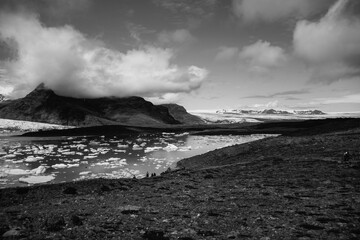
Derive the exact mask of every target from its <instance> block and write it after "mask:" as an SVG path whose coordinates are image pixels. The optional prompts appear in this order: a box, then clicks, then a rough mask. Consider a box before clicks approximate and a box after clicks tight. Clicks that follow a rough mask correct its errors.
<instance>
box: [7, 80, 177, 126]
mask: <svg viewBox="0 0 360 240" xmlns="http://www.w3.org/2000/svg"><path fill="white" fill-rule="evenodd" d="M0 118H8V119H15V120H26V121H34V122H46V123H53V124H61V125H71V126H93V125H110V124H113V125H115V124H132V125H144V126H154V125H155V126H156V125H163V124H179V123H180V122H179V121H177V120H176V119H175V118H174V117H173V116H171V115H170V114H169V110H168V109H167V108H166V107H164V106H156V105H153V104H152V103H150V102H148V101H146V100H144V99H143V98H140V97H128V98H97V99H77V98H71V97H63V96H59V95H57V94H55V93H54V92H53V91H52V90H50V89H47V88H46V87H44V85H39V86H38V87H37V88H36V89H35V90H34V91H32V92H31V93H29V94H28V95H27V96H25V97H24V98H21V99H17V100H13V101H11V102H6V103H3V104H1V105H0Z"/></svg>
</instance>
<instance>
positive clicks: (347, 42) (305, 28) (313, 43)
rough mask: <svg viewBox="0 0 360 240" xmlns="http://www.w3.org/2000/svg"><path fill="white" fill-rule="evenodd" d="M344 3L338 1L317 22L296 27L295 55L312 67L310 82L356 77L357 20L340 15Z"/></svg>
mask: <svg viewBox="0 0 360 240" xmlns="http://www.w3.org/2000/svg"><path fill="white" fill-rule="evenodd" d="M348 3H349V1H348V0H339V1H337V2H336V3H335V4H334V5H333V6H332V7H331V8H330V9H329V11H328V13H327V14H326V15H325V16H324V17H323V18H321V19H320V20H319V21H317V22H310V21H299V22H298V23H297V25H296V28H295V31H294V49H295V53H296V54H297V55H298V56H299V57H300V58H302V59H303V60H305V61H306V62H308V63H309V64H310V65H311V66H312V68H313V69H312V71H313V73H314V74H313V80H318V81H328V82H332V81H336V80H338V79H340V78H344V77H345V78H347V77H353V76H356V75H357V76H359V75H360V44H359V43H360V19H359V18H356V17H354V16H346V14H344V11H345V8H346V6H347V4H348Z"/></svg>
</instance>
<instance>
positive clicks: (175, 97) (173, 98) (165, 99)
mask: <svg viewBox="0 0 360 240" xmlns="http://www.w3.org/2000/svg"><path fill="white" fill-rule="evenodd" d="M181 98H182V94H181V93H166V94H164V95H162V96H161V97H148V98H146V100H148V101H150V102H152V103H153V104H166V103H177V102H179V101H180V100H181Z"/></svg>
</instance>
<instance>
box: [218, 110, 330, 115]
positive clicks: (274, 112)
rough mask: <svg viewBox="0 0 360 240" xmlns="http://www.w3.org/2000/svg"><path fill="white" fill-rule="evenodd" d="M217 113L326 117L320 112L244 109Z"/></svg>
mask: <svg viewBox="0 0 360 240" xmlns="http://www.w3.org/2000/svg"><path fill="white" fill-rule="evenodd" d="M216 113H222V114H256V115H258V114H262V115H325V113H324V112H322V111H320V110H275V109H264V110H243V109H230V110H229V109H223V110H218V111H216Z"/></svg>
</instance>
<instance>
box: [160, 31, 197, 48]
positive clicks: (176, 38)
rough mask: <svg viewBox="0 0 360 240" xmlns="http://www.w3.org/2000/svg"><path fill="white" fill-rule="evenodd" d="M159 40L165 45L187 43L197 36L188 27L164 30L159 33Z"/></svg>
mask: <svg viewBox="0 0 360 240" xmlns="http://www.w3.org/2000/svg"><path fill="white" fill-rule="evenodd" d="M158 40H159V42H160V43H161V44H163V45H169V44H186V43H192V42H194V41H196V38H195V37H194V36H193V35H192V34H191V33H190V32H189V30H187V29H177V30H175V31H170V32H169V31H163V32H160V33H159V34H158Z"/></svg>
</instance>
